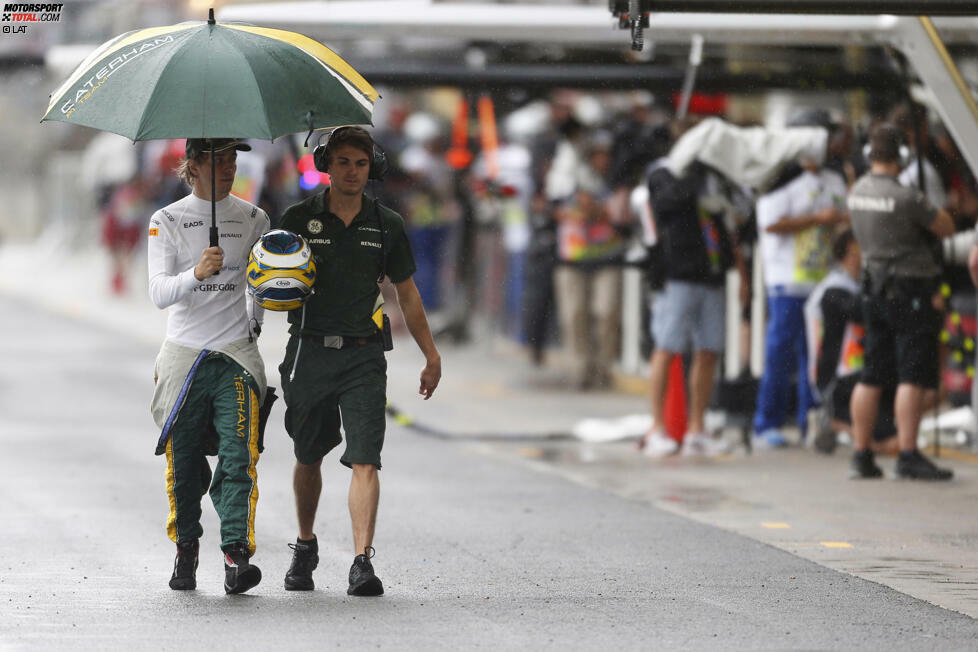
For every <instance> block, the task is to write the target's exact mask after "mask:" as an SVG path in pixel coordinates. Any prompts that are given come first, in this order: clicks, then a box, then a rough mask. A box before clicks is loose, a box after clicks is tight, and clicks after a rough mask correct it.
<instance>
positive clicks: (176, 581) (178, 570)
mask: <svg viewBox="0 0 978 652" xmlns="http://www.w3.org/2000/svg"><path fill="white" fill-rule="evenodd" d="M199 550H200V542H199V541H198V540H197V539H191V540H190V541H184V542H182V543H178V544H177V556H176V559H174V560H173V576H172V577H171V578H170V588H171V589H173V590H174V591H193V590H194V589H196V588H197V553H198V551H199Z"/></svg>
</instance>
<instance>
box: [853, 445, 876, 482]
mask: <svg viewBox="0 0 978 652" xmlns="http://www.w3.org/2000/svg"><path fill="white" fill-rule="evenodd" d="M882 477H883V469H881V468H880V467H878V466H876V461H875V459H874V458H873V451H871V450H865V451H856V452H854V453H853V454H852V462H851V463H850V465H849V478H850V479H851V480H859V479H867V480H868V479H872V478H882Z"/></svg>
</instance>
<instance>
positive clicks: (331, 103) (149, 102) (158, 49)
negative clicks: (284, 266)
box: [41, 9, 379, 244]
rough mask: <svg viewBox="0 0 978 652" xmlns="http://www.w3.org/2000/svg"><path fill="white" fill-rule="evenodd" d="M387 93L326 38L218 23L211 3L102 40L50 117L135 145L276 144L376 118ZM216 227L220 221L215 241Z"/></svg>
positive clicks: (57, 95) (59, 94) (54, 101)
mask: <svg viewBox="0 0 978 652" xmlns="http://www.w3.org/2000/svg"><path fill="white" fill-rule="evenodd" d="M378 97H379V95H378V93H377V91H376V90H374V88H373V87H372V86H371V85H370V84H369V83H367V81H366V80H365V79H364V78H363V77H362V76H361V75H360V74H359V73H358V72H357V71H356V70H354V69H353V68H352V67H351V66H350V65H349V64H348V63H347V62H346V61H344V60H343V59H342V58H340V57H339V56H338V55H337V54H336V53H335V52H333V51H332V50H330V49H329V48H327V47H325V46H324V45H322V44H321V43H319V42H317V41H314V40H313V39H311V38H309V37H307V36H303V35H302V34H297V33H295V32H288V31H284V30H278V29H268V28H264V27H255V26H253V25H246V24H241V23H220V24H218V23H216V22H215V21H214V10H213V9H212V10H211V12H210V19H209V20H208V21H207V22H187V23H180V24H179V25H171V26H167V27H151V28H147V29H139V30H135V31H132V32H127V33H125V34H122V35H120V36H117V37H115V38H113V39H111V40H110V41H108V42H106V43H104V44H102V45H101V46H100V47H99V48H98V49H96V50H95V51H94V52H92V53H91V54H90V55H89V56H88V57H87V58H86V59H85V60H84V61H83V62H82V63H81V64H80V65H79V66H78V68H76V69H75V71H74V72H73V73H72V74H71V76H70V77H69V78H68V80H67V81H65V82H64V84H62V85H61V87H60V88H58V90H57V91H55V92H54V93H52V94H51V102H50V104H49V105H48V108H47V111H46V112H45V114H44V117H43V118H42V119H41V121H42V122H43V121H45V120H59V121H62V122H69V123H72V124H77V125H83V126H86V127H94V128H95V129H101V130H103V131H111V132H114V133H117V134H120V135H123V136H126V137H127V138H129V139H131V140H133V141H137V140H151V139H155V138H259V139H263V140H274V139H275V138H278V137H280V136H284V135H286V134H293V133H297V132H301V131H306V130H309V131H312V130H313V129H322V128H327V127H335V126H338V125H352V124H371V116H372V113H373V105H374V102H375V101H376V100H377V99H378ZM212 213H213V211H212ZM216 233H217V230H216V226H212V228H211V238H212V241H213V240H214V237H215V236H216ZM212 243H213V242H212ZM214 244H216V243H214Z"/></svg>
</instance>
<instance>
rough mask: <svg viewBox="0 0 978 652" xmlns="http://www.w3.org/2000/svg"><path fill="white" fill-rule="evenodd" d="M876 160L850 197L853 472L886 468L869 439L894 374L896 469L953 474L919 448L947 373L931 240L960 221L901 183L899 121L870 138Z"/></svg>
mask: <svg viewBox="0 0 978 652" xmlns="http://www.w3.org/2000/svg"><path fill="white" fill-rule="evenodd" d="M869 159H870V165H871V167H870V170H869V173H868V174H867V175H865V176H864V177H862V178H861V179H860V180H859V181H857V182H856V184H855V185H854V186H853V187H852V191H851V192H850V194H849V199H848V204H849V212H850V215H851V220H852V230H853V233H854V234H855V236H856V240H857V241H858V243H859V247H860V248H861V249H862V251H863V279H862V280H863V284H862V298H861V300H862V311H863V323H864V324H865V326H866V339H865V343H866V344H865V350H866V354H865V355H866V359H865V366H864V367H863V371H862V377H861V379H860V381H859V383H858V384H857V385H856V388H855V389H854V390H853V393H852V399H851V402H850V412H851V415H852V434H853V439H854V440H855V447H854V448H855V451H854V452H853V457H852V474H851V475H852V477H855V478H879V477H881V476H882V475H883V472H882V471H881V470H880V468H879V467H878V466H876V463H875V461H874V459H873V453H872V451H871V450H870V448H869V446H870V439H871V437H872V433H873V427H874V424H875V422H876V416H877V412H878V410H879V402H880V395H881V393H882V388H883V387H885V386H886V385H887V384H888V383H891V382H892V380H893V379H894V378H895V379H896V380H897V382H898V385H897V393H896V404H895V412H896V421H897V441H898V445H899V447H900V454H899V457H898V458H897V463H896V474H897V476H898V477H901V478H914V479H919V480H950V479H951V476H952V475H953V473H952V472H951V471H950V470H949V469H942V468H939V467H937V466H935V465H934V464H933V463H932V462H931V461H930V460H928V459H927V458H926V457H924V456H923V455H922V454H921V453H920V451H918V450H917V430H918V428H919V426H920V416H921V412H922V408H921V403H922V400H923V395H924V392H925V391H926V390H927V389H936V388H937V381H938V374H939V372H940V369H939V361H938V333H939V332H940V327H941V315H942V312H943V308H944V306H943V298H942V297H941V294H940V292H939V291H938V290H939V281H938V277H939V274H940V272H941V268H940V266H939V264H938V261H937V259H936V255H935V252H934V248H933V247H932V246H931V245H930V244H929V243H932V242H933V241H934V238H933V236H935V235H936V236H939V237H947V236H949V235H951V234H952V233H954V223H953V222H952V221H951V216H950V215H948V214H947V213H946V212H944V211H943V210H937V209H935V208H934V207H933V206H931V204H930V202H928V201H927V198H926V197H925V196H924V195H923V194H922V193H921V192H920V191H919V190H916V189H914V188H907V187H904V186H901V185H900V182H899V181H898V179H897V177H898V175H899V174H900V132H899V131H898V130H897V129H896V127H894V126H893V125H889V124H883V125H880V126H879V127H877V129H876V130H875V131H874V132H873V134H872V135H871V137H870V154H869Z"/></svg>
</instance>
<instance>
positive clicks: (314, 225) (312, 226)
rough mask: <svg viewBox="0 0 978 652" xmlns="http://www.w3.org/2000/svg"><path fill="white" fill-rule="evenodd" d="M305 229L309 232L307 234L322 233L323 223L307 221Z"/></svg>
mask: <svg viewBox="0 0 978 652" xmlns="http://www.w3.org/2000/svg"><path fill="white" fill-rule="evenodd" d="M306 228H307V229H308V230H309V233H322V231H323V223H322V222H320V221H319V220H315V219H313V220H309V223H308V224H306Z"/></svg>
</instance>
